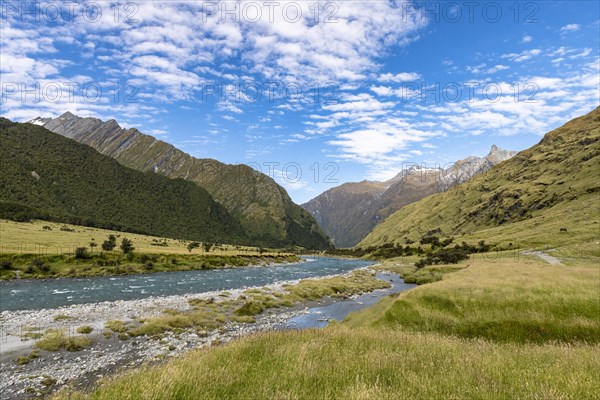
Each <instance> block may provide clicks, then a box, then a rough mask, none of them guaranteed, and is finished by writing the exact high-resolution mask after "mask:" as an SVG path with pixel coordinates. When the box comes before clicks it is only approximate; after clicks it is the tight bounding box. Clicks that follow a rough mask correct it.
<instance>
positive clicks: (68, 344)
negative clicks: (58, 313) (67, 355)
mask: <svg viewBox="0 0 600 400" xmlns="http://www.w3.org/2000/svg"><path fill="white" fill-rule="evenodd" d="M35 345H36V347H37V348H39V349H42V350H46V351H58V350H60V349H65V350H67V351H80V350H83V349H84V348H86V347H89V346H91V345H92V340H91V339H90V338H89V337H87V336H68V335H66V334H65V333H64V332H63V331H60V330H56V329H48V330H47V331H46V333H45V334H44V336H42V338H41V339H40V340H38V341H37V342H36V343H35Z"/></svg>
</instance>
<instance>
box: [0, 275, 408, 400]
mask: <svg viewBox="0 0 600 400" xmlns="http://www.w3.org/2000/svg"><path fill="white" fill-rule="evenodd" d="M387 277H388V278H386V281H383V280H381V279H384V278H385V275H381V274H379V275H377V277H376V276H375V275H374V272H372V271H370V270H369V269H365V268H360V269H357V270H354V271H352V272H349V273H346V274H342V275H332V276H327V277H322V278H318V279H305V280H295V281H285V282H278V283H275V284H270V285H267V286H264V287H254V288H242V289H232V290H227V291H223V290H222V291H215V292H206V293H201V294H194V295H183V296H168V297H150V298H146V299H140V300H127V301H123V300H121V301H114V302H100V303H89V304H76V305H70V306H64V307H59V308H55V309H42V310H22V311H3V312H2V313H1V314H0V327H1V328H2V331H1V333H2V337H1V338H0V339H1V343H0V375H1V376H2V377H3V378H2V380H0V398H2V399H5V398H11V399H12V398H24V397H30V396H35V395H40V394H47V393H49V392H52V391H53V390H56V389H57V388H59V387H61V386H62V385H64V384H66V383H68V384H69V385H71V386H72V387H77V388H89V387H90V386H91V385H92V384H93V383H94V382H96V381H97V380H98V379H99V378H102V377H103V376H105V375H111V374H114V373H115V371H118V370H121V369H129V368H133V367H135V366H139V365H140V364H142V363H145V362H150V363H156V362H157V361H160V360H163V359H166V358H171V357H175V356H181V355H182V354H184V353H186V352H188V351H189V350H191V349H197V348H202V347H207V346H214V345H219V344H222V343H225V342H229V341H231V340H232V339H236V338H240V337H242V336H245V335H248V334H251V333H256V332H264V331H270V330H282V329H298V328H297V327H296V324H295V323H294V322H293V320H291V319H292V318H293V317H299V316H302V315H308V313H309V312H310V308H308V307H309V306H310V307H315V306H318V307H322V306H323V305H324V304H328V303H335V302H337V301H340V300H344V299H350V298H356V296H359V295H361V294H364V293H371V292H373V291H378V292H379V294H375V293H371V294H369V296H378V297H383V296H385V295H386V294H389V293H391V292H390V291H389V290H391V289H390V286H391V285H390V283H389V282H387V280H388V279H389V278H393V275H389V274H388V275H387ZM396 280H397V281H399V282H401V281H400V280H399V279H396ZM379 289H385V290H383V291H382V290H379ZM348 301H351V300H348ZM360 304H362V302H358V306H357V308H359V307H361V306H360Z"/></svg>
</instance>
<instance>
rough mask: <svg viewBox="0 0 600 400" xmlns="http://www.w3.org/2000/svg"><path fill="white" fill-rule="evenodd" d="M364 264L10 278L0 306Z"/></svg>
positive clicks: (25, 306)
mask: <svg viewBox="0 0 600 400" xmlns="http://www.w3.org/2000/svg"><path fill="white" fill-rule="evenodd" d="M369 264H372V263H371V262H369V261H363V260H351V259H339V258H329V257H303V262H299V263H293V264H285V265H277V266H269V267H246V268H228V269H213V270H201V271H176V272H160V273H153V274H144V275H120V276H110V277H91V278H62V279H44V280H25V279H22V280H12V281H5V282H0V311H5V310H11V311H15V310H39V309H46V308H50V309H52V308H57V307H61V306H68V305H73V304H86V303H97V302H103V301H118V300H136V299H144V298H148V297H157V296H172V295H183V294H196V293H205V292H212V291H218V290H231V289H240V288H244V287H249V286H263V285H268V284H272V283H277V282H281V281H290V280H296V279H305V278H318V277H322V276H327V275H337V274H343V273H346V272H349V271H352V270H354V269H357V268H362V267H365V266H367V265H369Z"/></svg>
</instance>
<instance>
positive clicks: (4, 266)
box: [0, 260, 13, 270]
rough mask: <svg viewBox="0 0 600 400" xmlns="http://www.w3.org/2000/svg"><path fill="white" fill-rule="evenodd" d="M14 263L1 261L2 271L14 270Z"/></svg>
mask: <svg viewBox="0 0 600 400" xmlns="http://www.w3.org/2000/svg"><path fill="white" fill-rule="evenodd" d="M12 266H13V264H12V261H10V260H2V261H0V270H9V269H12Z"/></svg>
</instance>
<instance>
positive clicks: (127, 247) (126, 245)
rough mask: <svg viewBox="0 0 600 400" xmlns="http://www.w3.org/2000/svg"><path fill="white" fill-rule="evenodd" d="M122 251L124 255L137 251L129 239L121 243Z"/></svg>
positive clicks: (124, 239)
mask: <svg viewBox="0 0 600 400" xmlns="http://www.w3.org/2000/svg"><path fill="white" fill-rule="evenodd" d="M120 247H121V251H122V252H123V254H130V253H132V252H133V250H135V247H134V246H133V242H132V241H131V240H129V239H127V238H123V240H122V241H121V246H120Z"/></svg>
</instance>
